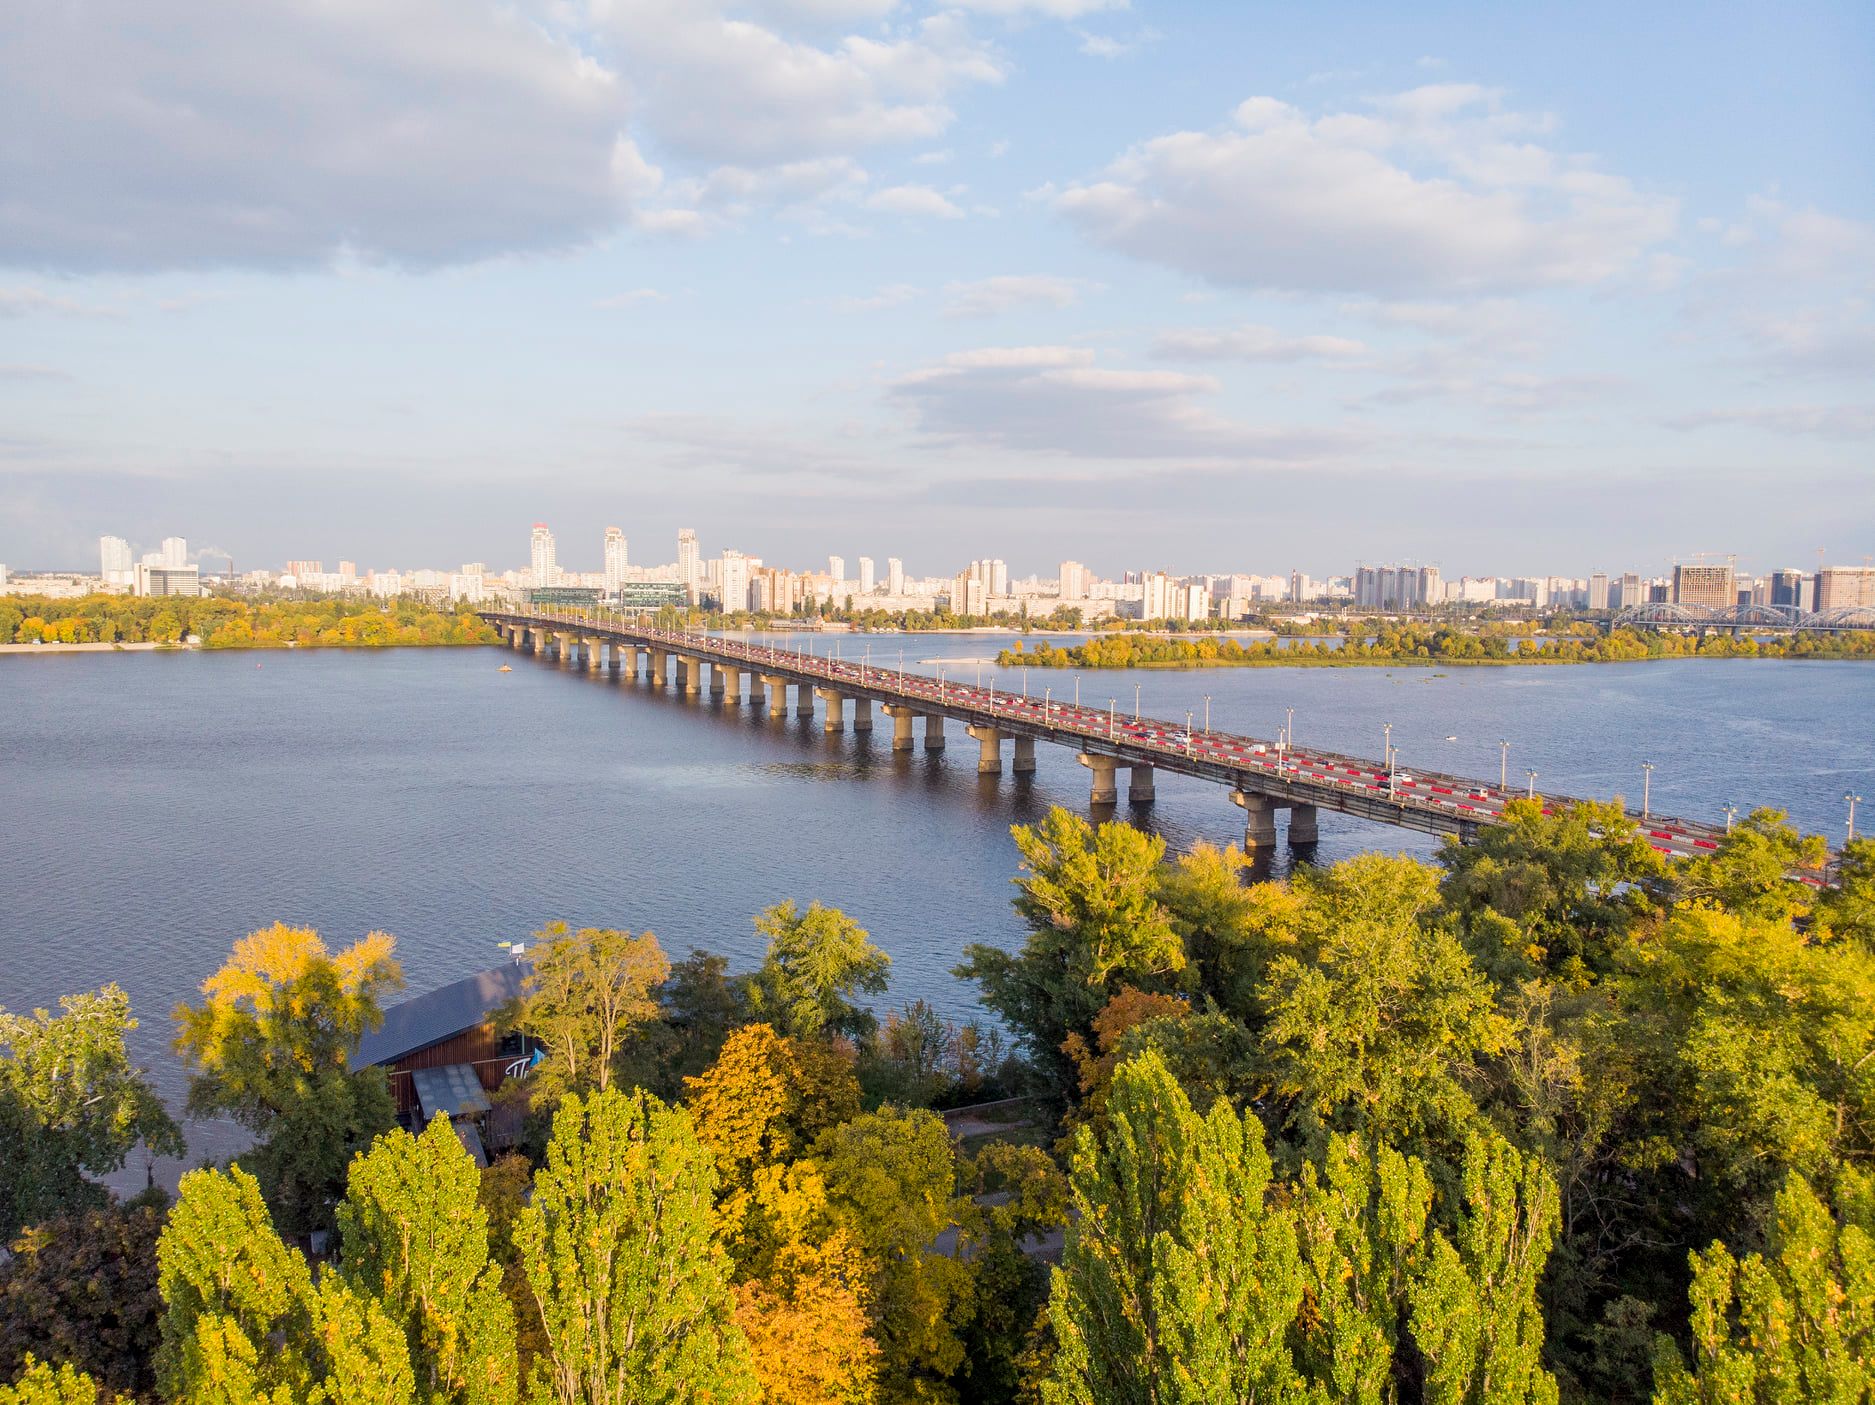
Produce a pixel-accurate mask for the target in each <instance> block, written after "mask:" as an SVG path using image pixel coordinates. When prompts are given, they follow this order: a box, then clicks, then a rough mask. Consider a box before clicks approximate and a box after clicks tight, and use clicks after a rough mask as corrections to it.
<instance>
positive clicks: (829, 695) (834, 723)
mask: <svg viewBox="0 0 1875 1405" xmlns="http://www.w3.org/2000/svg"><path fill="white" fill-rule="evenodd" d="M814 696H815V697H817V698H819V699H820V700H821V701H822V702H824V703H825V704H826V705H827V721H826V724H825V726H824V727H823V729H822V730H824V731H828V732H837V731H839V730H840V729H841V728H843V727H845V726H846V694H845V693H840V692H836V691H834V690H833V689H832V688H816V689H814Z"/></svg>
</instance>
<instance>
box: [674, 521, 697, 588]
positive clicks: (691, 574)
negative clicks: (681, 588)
mask: <svg viewBox="0 0 1875 1405" xmlns="http://www.w3.org/2000/svg"><path fill="white" fill-rule="evenodd" d="M677 579H678V580H680V581H682V582H683V583H684V584H685V585H687V586H690V587H693V588H694V587H695V586H696V584H697V582H699V581H700V580H702V579H703V559H702V557H700V556H699V555H698V554H697V534H696V532H695V531H694V530H693V529H692V528H689V527H679V528H678V529H677Z"/></svg>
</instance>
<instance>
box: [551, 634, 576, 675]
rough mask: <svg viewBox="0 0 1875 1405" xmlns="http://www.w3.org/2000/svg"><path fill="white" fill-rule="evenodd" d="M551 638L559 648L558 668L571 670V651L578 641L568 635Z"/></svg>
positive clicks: (557, 635)
mask: <svg viewBox="0 0 1875 1405" xmlns="http://www.w3.org/2000/svg"><path fill="white" fill-rule="evenodd" d="M553 637H554V639H555V640H556V641H557V642H558V644H559V646H560V667H561V668H571V667H572V666H573V650H574V648H575V647H576V645H577V642H578V641H576V640H575V639H574V637H573V636H572V635H570V634H556V635H554V636H553Z"/></svg>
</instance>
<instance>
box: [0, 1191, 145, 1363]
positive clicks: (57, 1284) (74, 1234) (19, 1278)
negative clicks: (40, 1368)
mask: <svg viewBox="0 0 1875 1405" xmlns="http://www.w3.org/2000/svg"><path fill="white" fill-rule="evenodd" d="M162 1228H163V1215H162V1212H161V1211H160V1210H159V1209H158V1208H157V1207H156V1205H155V1204H153V1203H151V1200H150V1199H148V1198H144V1197H139V1198H138V1200H137V1201H135V1202H133V1203H131V1204H128V1205H113V1206H111V1207H109V1208H108V1209H103V1210H89V1211H86V1212H85V1213H83V1214H80V1215H71V1216H67V1217H62V1218H59V1219H54V1220H45V1221H42V1222H41V1223H39V1224H37V1225H34V1226H33V1227H32V1228H31V1229H29V1230H27V1231H26V1232H25V1234H23V1235H22V1236H21V1237H20V1238H19V1239H17V1240H15V1241H14V1243H13V1246H12V1247H13V1256H12V1258H11V1259H10V1260H8V1261H7V1262H6V1263H5V1264H0V1380H10V1379H12V1378H13V1377H14V1376H16V1375H17V1374H19V1373H20V1372H21V1371H22V1370H23V1369H24V1368H25V1363H26V1359H27V1358H28V1357H29V1356H37V1357H39V1358H40V1359H41V1360H42V1361H60V1362H69V1363H71V1364H73V1365H75V1366H78V1367H80V1368H82V1369H83V1370H84V1371H85V1372H86V1373H87V1374H88V1375H89V1376H90V1377H91V1378H92V1379H93V1380H95V1381H96V1382H97V1383H98V1384H99V1385H100V1386H102V1387H103V1388H104V1389H105V1390H108V1391H110V1392H112V1393H113V1394H118V1395H141V1396H146V1397H147V1396H148V1395H149V1394H150V1393H151V1391H152V1388H153V1387H154V1385H155V1380H156V1378H155V1376H154V1374H153V1373H152V1370H151V1356H152V1354H153V1353H154V1351H155V1350H156V1345H157V1341H158V1339H159V1331H158V1327H157V1322H158V1318H159V1316H160V1314H161V1311H162V1299H161V1298H160V1297H159V1296H158V1294H157V1282H156V1240H157V1236H158V1235H159V1234H160V1233H161V1232H162Z"/></svg>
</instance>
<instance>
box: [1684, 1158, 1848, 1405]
mask: <svg viewBox="0 0 1875 1405" xmlns="http://www.w3.org/2000/svg"><path fill="white" fill-rule="evenodd" d="M1838 1174H1839V1177H1840V1182H1839V1185H1838V1188H1837V1192H1836V1196H1835V1200H1836V1202H1837V1203H1836V1208H1835V1211H1834V1213H1832V1209H1831V1206H1830V1205H1829V1204H1828V1203H1826V1202H1825V1201H1824V1200H1823V1198H1822V1197H1821V1196H1819V1195H1818V1194H1817V1193H1816V1192H1815V1191H1814V1190H1813V1189H1811V1187H1810V1183H1809V1182H1808V1181H1806V1180H1805V1179H1804V1178H1803V1177H1802V1176H1800V1175H1798V1174H1796V1173H1795V1172H1792V1173H1791V1175H1790V1177H1789V1179H1788V1180H1787V1181H1786V1182H1785V1185H1784V1189H1783V1190H1782V1191H1781V1192H1780V1193H1779V1194H1778V1197H1777V1217H1776V1224H1775V1226H1774V1228H1773V1231H1772V1234H1771V1242H1770V1245H1769V1247H1768V1250H1767V1252H1766V1253H1763V1254H1750V1255H1747V1256H1746V1257H1745V1259H1744V1260H1743V1261H1742V1262H1741V1261H1740V1260H1738V1259H1736V1258H1734V1257H1733V1256H1732V1254H1731V1253H1730V1252H1729V1251H1728V1250H1727V1249H1726V1247H1725V1245H1724V1244H1721V1243H1716V1242H1715V1243H1714V1244H1713V1245H1712V1247H1711V1248H1710V1249H1708V1250H1707V1251H1706V1252H1705V1253H1703V1254H1701V1253H1697V1252H1696V1253H1694V1254H1692V1255H1691V1256H1690V1260H1691V1264H1692V1270H1693V1283H1692V1288H1691V1298H1692V1308H1693V1312H1692V1323H1691V1335H1692V1349H1691V1354H1690V1359H1689V1358H1688V1357H1684V1356H1682V1355H1681V1353H1680V1351H1679V1348H1678V1347H1677V1346H1675V1345H1674V1343H1673V1341H1672V1339H1671V1338H1668V1337H1664V1336H1663V1337H1661V1338H1660V1339H1659V1344H1658V1347H1657V1349H1656V1355H1655V1361H1654V1379H1655V1391H1654V1401H1655V1405H1722V1403H1723V1405H1784V1402H1793V1405H1794V1402H1799V1401H1805V1402H1807V1401H1819V1402H1828V1403H1829V1405H1836V1402H1843V1405H1850V1403H1851V1402H1859V1401H1866V1400H1868V1399H1870V1398H1871V1397H1875V1179H1872V1178H1871V1177H1870V1176H1868V1175H1867V1174H1866V1173H1864V1172H1861V1171H1858V1170H1856V1169H1855V1168H1853V1167H1843V1168H1842V1169H1841V1170H1840V1171H1839V1173H1838Z"/></svg>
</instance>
